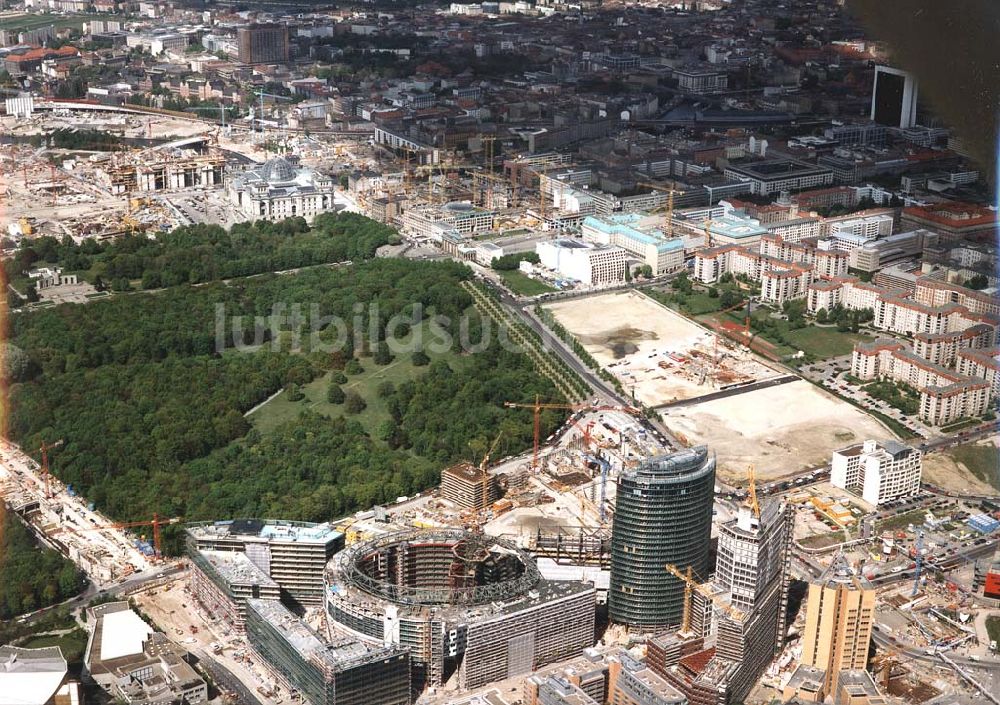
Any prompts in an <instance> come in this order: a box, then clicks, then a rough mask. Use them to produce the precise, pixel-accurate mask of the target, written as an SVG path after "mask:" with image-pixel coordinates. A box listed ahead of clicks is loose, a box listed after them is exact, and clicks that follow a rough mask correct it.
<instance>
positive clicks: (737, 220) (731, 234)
mask: <svg viewBox="0 0 1000 705" xmlns="http://www.w3.org/2000/svg"><path fill="white" fill-rule="evenodd" d="M708 232H709V235H710V236H711V244H712V246H713V247H715V246H719V245H757V244H758V243H760V239H761V237H763V236H764V235H766V234H767V232H768V231H767V229H766V228H764V227H762V226H761V224H760V221H759V220H757V219H756V218H749V217H747V216H745V215H740V214H738V213H735V212H730V213H726V214H725V215H722V216H720V217H717V218H712V219H711V220H710V221H709V223H708Z"/></svg>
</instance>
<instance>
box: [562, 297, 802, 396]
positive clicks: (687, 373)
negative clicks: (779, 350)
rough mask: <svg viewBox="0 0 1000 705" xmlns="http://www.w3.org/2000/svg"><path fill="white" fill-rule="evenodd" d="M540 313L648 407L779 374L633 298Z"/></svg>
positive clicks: (574, 303) (589, 301)
mask: <svg viewBox="0 0 1000 705" xmlns="http://www.w3.org/2000/svg"><path fill="white" fill-rule="evenodd" d="M546 308H547V309H548V310H549V311H551V312H552V314H553V315H554V316H555V318H556V320H557V321H559V323H561V324H562V325H563V326H564V327H565V328H566V330H567V331H569V332H570V333H571V334H572V335H573V336H574V337H575V338H576V339H577V340H579V341H580V343H581V344H582V345H583V346H584V348H586V350H587V352H589V353H590V354H591V355H592V356H593V357H594V359H595V360H597V362H598V363H600V364H601V365H602V366H603V367H604V368H605V369H607V370H608V371H609V372H611V373H613V374H614V375H615V376H616V377H617V378H618V380H619V382H621V384H622V386H623V387H624V388H625V390H626V391H628V392H629V393H632V392H633V391H634V395H635V398H636V400H638V401H640V402H642V403H643V404H645V405H647V406H653V407H657V406H662V405H666V404H671V403H673V402H677V401H683V400H687V399H693V398H695V397H699V396H702V395H705V394H708V393H710V392H713V391H718V390H725V389H733V388H737V387H740V386H742V385H746V384H750V383H752V382H760V381H763V380H767V379H771V378H775V377H779V376H781V375H782V373H783V372H782V370H780V369H779V368H777V367H776V366H774V364H773V363H770V362H768V361H766V360H763V359H761V358H759V357H757V356H756V355H754V354H753V353H751V352H749V351H747V350H745V349H744V348H742V347H739V346H737V345H735V344H734V343H732V342H731V341H729V340H728V339H727V338H724V337H722V336H720V335H718V334H716V333H713V332H711V331H709V330H708V329H706V328H703V327H702V326H700V325H699V324H698V323H695V322H693V321H691V320H689V319H687V318H685V317H684V316H682V315H680V314H678V313H675V312H674V311H671V310H670V309H668V308H667V307H665V306H663V305H661V304H659V303H657V302H656V301H654V300H653V299H651V298H649V297H648V296H646V295H644V294H642V293H640V292H636V291H628V292H622V293H613V294H601V295H597V296H592V297H586V298H579V299H573V300H571V301H565V302H559V303H554V304H549V305H547V306H546Z"/></svg>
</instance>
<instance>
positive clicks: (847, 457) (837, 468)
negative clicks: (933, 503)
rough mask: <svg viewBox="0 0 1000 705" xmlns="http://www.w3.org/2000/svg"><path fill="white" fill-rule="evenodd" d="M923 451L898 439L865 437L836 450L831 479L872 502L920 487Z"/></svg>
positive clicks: (879, 501) (874, 503) (903, 493)
mask: <svg viewBox="0 0 1000 705" xmlns="http://www.w3.org/2000/svg"><path fill="white" fill-rule="evenodd" d="M922 466H923V463H922V454H921V453H920V451H919V450H918V449H916V448H912V447H910V446H907V445H904V444H902V443H898V442H896V441H892V440H889V441H883V442H879V441H865V442H864V443H856V444H855V445H852V446H848V447H846V448H841V449H839V450H835V451H834V452H833V460H832V463H831V468H830V483H831V484H832V485H833V486H834V487H840V488H841V489H846V490H849V491H851V492H854V493H856V494H858V495H860V496H861V497H862V499H864V500H865V501H866V502H868V503H869V504H871V505H873V506H876V507H877V506H878V505H880V504H883V503H885V502H889V501H891V500H894V499H896V498H898V497H904V496H906V495H909V494H913V493H914V492H919V491H920V472H921V469H922Z"/></svg>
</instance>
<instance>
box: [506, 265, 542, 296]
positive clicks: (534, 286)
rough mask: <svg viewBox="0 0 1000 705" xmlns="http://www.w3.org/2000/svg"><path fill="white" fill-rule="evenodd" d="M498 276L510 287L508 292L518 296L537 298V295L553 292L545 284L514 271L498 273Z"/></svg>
mask: <svg viewBox="0 0 1000 705" xmlns="http://www.w3.org/2000/svg"><path fill="white" fill-rule="evenodd" d="M500 276H501V277H503V280H504V282H505V283H506V284H507V286H508V287H510V290H511V291H513V292H514V293H515V294H518V295H519V296H538V295H539V294H548V293H549V292H552V291H555V289H553V288H552V287H551V286H549V285H548V284H546V283H545V282H542V281H538V280H537V279H532V278H531V277H529V276H528V275H526V274H523V273H521V272H519V271H517V270H516V269H511V270H507V271H503V272H500Z"/></svg>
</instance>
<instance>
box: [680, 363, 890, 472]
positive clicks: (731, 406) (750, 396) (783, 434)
mask: <svg viewBox="0 0 1000 705" xmlns="http://www.w3.org/2000/svg"><path fill="white" fill-rule="evenodd" d="M663 419H664V421H665V423H666V424H667V426H668V427H669V428H670V430H671V431H673V432H675V433H678V432H679V433H680V434H683V435H684V436H685V437H686V438H687V439H688V441H690V442H691V443H693V444H702V443H704V444H707V445H708V446H709V448H711V449H712V450H714V451H715V452H716V455H717V457H718V471H719V474H720V476H721V477H722V479H724V480H727V481H728V480H744V479H745V478H746V471H747V466H748V465H749V464H750V463H753V464H754V469H755V470H756V472H757V476H758V477H759V478H761V479H769V478H775V477H780V476H782V475H787V474H789V473H792V472H796V471H799V470H802V469H804V468H807V467H814V466H820V465H825V464H827V463H829V462H830V453H831V451H833V450H835V449H837V448H842V447H843V446H846V445H850V444H851V443H858V442H860V441H863V440H865V439H867V438H875V439H886V438H895V435H894V434H893V433H892V432H890V431H889V430H888V429H887V428H885V427H884V426H882V424H880V423H879V422H878V421H876V420H874V419H872V418H871V417H869V416H867V415H866V414H864V413H862V412H861V411H860V410H858V409H856V408H855V407H853V406H851V405H850V404H847V403H846V402H842V401H840V400H839V399H837V398H836V397H834V396H833V395H831V394H827V393H826V392H824V391H823V390H821V389H819V388H817V387H815V386H814V385H812V384H810V383H809V382H806V381H804V380H799V381H796V382H790V383H788V384H782V385H778V386H775V387H768V388H766V389H760V390H756V391H752V392H746V393H744V394H737V395H735V396H732V397H726V398H724V399H716V400H714V401H708V402H705V403H702V404H694V405H691V406H686V407H679V408H673V409H666V410H664V411H663Z"/></svg>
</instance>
